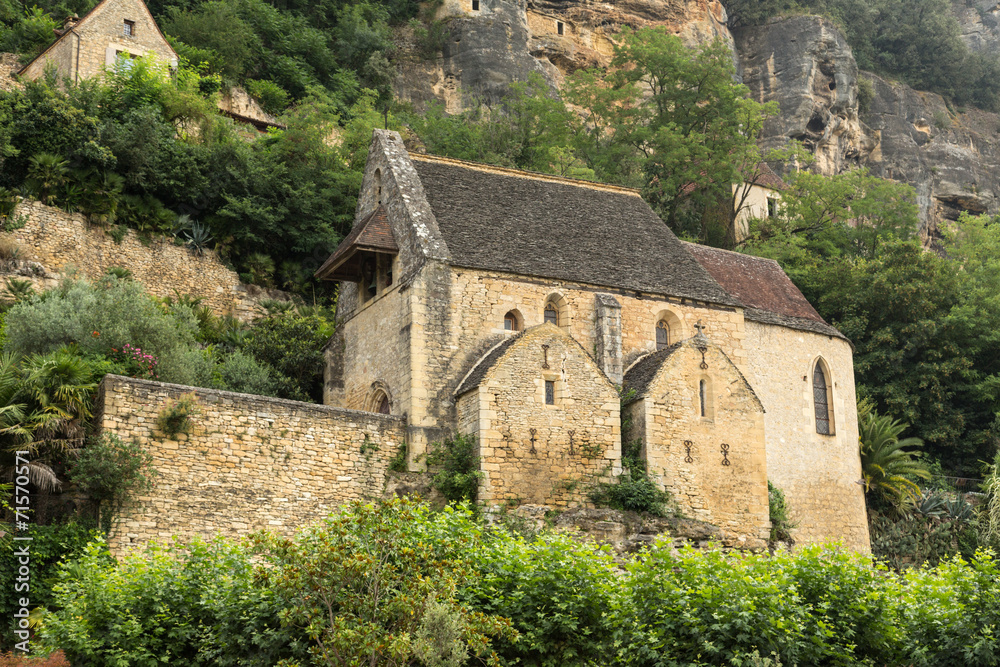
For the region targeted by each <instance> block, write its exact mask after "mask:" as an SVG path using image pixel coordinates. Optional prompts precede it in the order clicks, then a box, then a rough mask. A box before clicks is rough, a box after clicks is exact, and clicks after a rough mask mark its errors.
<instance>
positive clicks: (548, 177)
mask: <svg viewBox="0 0 1000 667" xmlns="http://www.w3.org/2000/svg"><path fill="white" fill-rule="evenodd" d="M409 155H410V159H411V160H418V161H421V162H438V163H441V164H448V165H452V166H455V167H465V168H467V169H474V170H476V171H482V172H485V173H491V174H502V175H504V176H514V177H518V178H527V179H531V180H534V181H545V182H549V183H561V184H564V185H575V186H577V187H581V188H588V189H591V190H601V191H604V192H616V193H619V194H626V195H633V196H635V197H639V198H640V199H641V198H642V193H641V192H640V191H639V189H638V188H629V187H625V186H624V185H612V184H611V183H602V182H600V181H587V180H584V179H582V178H568V177H566V176H557V175H555V174H546V173H543V172H540V171H528V170H526V169H514V168H512V167H500V166H497V165H492V164H486V163H483V162H472V161H471V160H461V159H458V158H452V157H444V156H442V155H433V154H431V153H413V152H410V154H409Z"/></svg>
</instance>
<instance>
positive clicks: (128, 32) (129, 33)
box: [124, 19, 135, 37]
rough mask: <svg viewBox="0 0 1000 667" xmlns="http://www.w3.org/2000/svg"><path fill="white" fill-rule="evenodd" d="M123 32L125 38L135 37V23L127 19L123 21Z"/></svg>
mask: <svg viewBox="0 0 1000 667" xmlns="http://www.w3.org/2000/svg"><path fill="white" fill-rule="evenodd" d="M124 30H125V36H126V37H135V21H129V20H128V19H125V27H124Z"/></svg>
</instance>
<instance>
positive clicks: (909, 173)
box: [863, 73, 1000, 238]
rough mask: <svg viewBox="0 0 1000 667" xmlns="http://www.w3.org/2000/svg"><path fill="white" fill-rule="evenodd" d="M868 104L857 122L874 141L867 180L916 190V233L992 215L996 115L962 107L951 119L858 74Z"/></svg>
mask: <svg viewBox="0 0 1000 667" xmlns="http://www.w3.org/2000/svg"><path fill="white" fill-rule="evenodd" d="M863 76H865V77H866V78H868V79H869V80H870V81H871V82H872V83H873V84H874V89H875V98H874V100H872V103H871V106H870V110H869V111H868V113H866V114H865V121H866V123H867V124H868V125H869V126H870V127H871V129H872V131H873V133H874V134H875V135H876V136H877V137H878V138H879V143H878V146H877V148H876V150H875V151H873V152H872V154H871V155H870V157H869V160H868V162H867V164H868V166H869V168H870V169H871V172H872V174H874V175H875V176H881V177H883V178H891V179H894V180H897V181H902V182H904V183H909V184H910V185H912V186H913V187H914V188H916V190H917V203H918V204H919V206H920V213H921V221H922V225H921V231H922V233H923V235H924V237H925V238H932V237H933V236H934V235H935V234H936V232H937V228H938V226H939V225H940V224H941V223H942V222H944V221H946V220H956V219H958V216H959V214H960V213H961V212H962V211H968V212H970V213H973V214H978V213H995V212H996V211H997V210H998V203H1000V202H998V194H1000V143H998V139H997V128H998V127H1000V116H998V115H997V114H995V113H988V112H985V111H979V110H978V109H972V108H970V109H969V110H968V112H967V113H963V114H958V115H952V114H950V113H949V111H948V107H947V106H946V105H945V102H944V100H943V99H942V98H941V96H940V95H935V94H933V93H922V92H918V91H915V90H913V89H912V88H909V87H907V86H904V85H901V84H898V83H891V82H889V81H886V80H885V79H882V78H880V77H877V76H875V75H872V74H867V73H865V74H864V75H863Z"/></svg>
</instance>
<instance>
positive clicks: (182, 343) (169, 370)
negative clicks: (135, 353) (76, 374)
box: [4, 276, 208, 384]
mask: <svg viewBox="0 0 1000 667" xmlns="http://www.w3.org/2000/svg"><path fill="white" fill-rule="evenodd" d="M6 321H7V332H8V335H7V341H6V344H5V347H4V349H5V351H7V352H13V353H15V354H31V353H46V352H50V351H52V350H55V349H58V348H59V347H62V346H63V345H67V344H70V343H76V344H77V345H78V346H79V348H80V350H81V352H83V353H84V354H94V355H100V356H110V355H111V354H112V350H113V349H117V350H122V349H124V347H125V345H131V346H132V347H134V348H139V349H141V350H142V352H143V353H145V354H150V355H153V356H155V357H156V358H157V359H158V360H159V364H158V368H159V371H158V372H159V379H161V380H163V381H165V382H176V383H178V384H197V383H198V382H199V381H201V379H202V378H204V377H206V376H207V375H208V371H207V364H206V361H205V359H204V357H203V355H201V353H200V352H199V351H198V350H197V349H196V348H195V334H196V332H197V331H198V324H197V321H196V320H195V318H194V315H193V313H192V312H191V309H190V308H185V307H183V306H176V307H174V308H172V309H171V310H170V312H164V311H163V310H162V309H161V308H159V307H158V306H157V305H156V304H155V303H154V302H153V300H152V299H150V298H149V296H148V295H147V294H146V293H145V290H144V288H143V286H142V285H141V284H140V283H138V282H136V281H134V280H121V279H119V278H117V277H115V276H105V277H103V278H102V279H101V280H100V281H99V282H98V283H96V284H91V283H88V282H86V281H67V282H65V283H64V284H63V285H62V286H60V287H58V288H56V289H53V290H49V291H48V292H46V293H45V294H43V295H42V296H41V297H40V298H36V299H32V300H30V301H25V302H22V303H19V304H17V305H15V306H14V307H13V308H11V309H10V311H9V312H8V313H7V320H6Z"/></svg>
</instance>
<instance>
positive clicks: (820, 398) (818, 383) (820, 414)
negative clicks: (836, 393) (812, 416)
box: [813, 361, 833, 435]
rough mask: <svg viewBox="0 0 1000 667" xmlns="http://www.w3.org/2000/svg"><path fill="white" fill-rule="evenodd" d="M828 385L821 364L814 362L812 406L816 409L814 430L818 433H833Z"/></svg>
mask: <svg viewBox="0 0 1000 667" xmlns="http://www.w3.org/2000/svg"><path fill="white" fill-rule="evenodd" d="M830 404H831V401H830V385H829V383H828V382H827V374H826V372H825V371H824V370H823V364H822V362H820V361H817V362H816V368H815V369H814V370H813V406H814V407H815V409H816V432H817V433H819V434H820V435H832V434H833V412H832V410H830Z"/></svg>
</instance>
